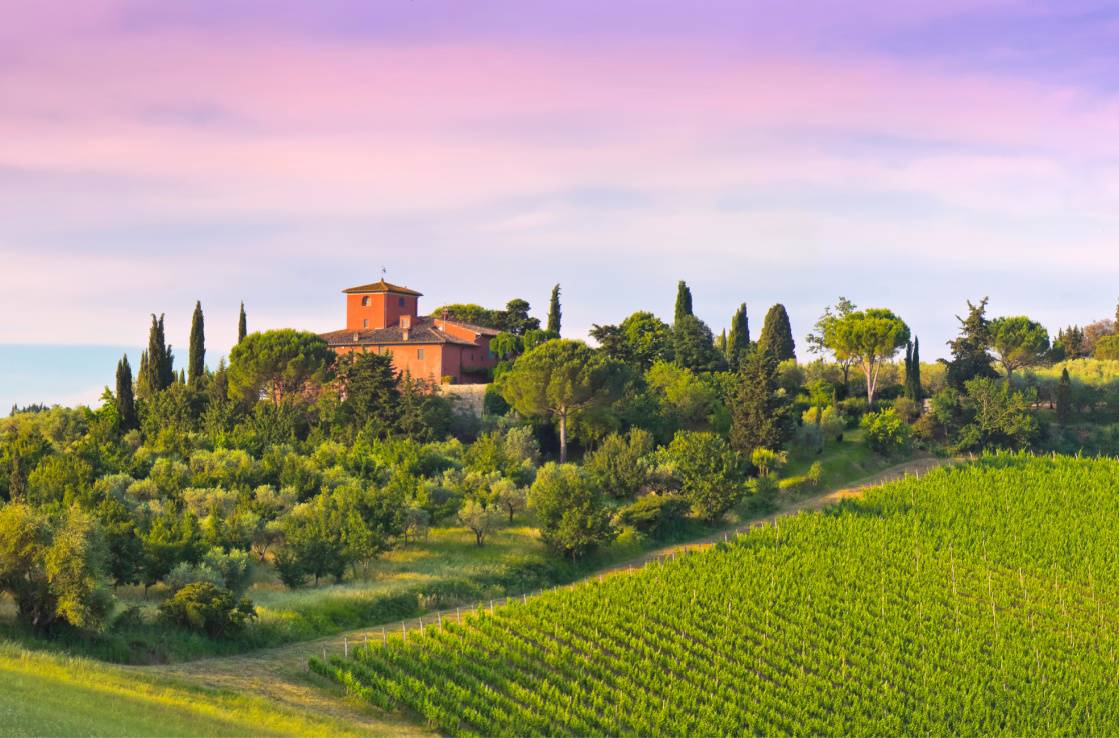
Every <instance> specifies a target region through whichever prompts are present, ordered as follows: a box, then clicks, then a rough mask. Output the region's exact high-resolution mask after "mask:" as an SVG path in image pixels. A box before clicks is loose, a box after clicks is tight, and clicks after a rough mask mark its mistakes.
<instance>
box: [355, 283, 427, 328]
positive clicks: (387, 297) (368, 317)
mask: <svg viewBox="0 0 1119 738" xmlns="http://www.w3.org/2000/svg"><path fill="white" fill-rule="evenodd" d="M363 301H368V303H369V304H368V305H363V304H362V302H363ZM401 303H403V304H401ZM419 307H420V306H419V298H418V297H416V296H415V295H396V294H393V293H391V292H390V293H384V292H373V293H367V294H364V295H362V294H356V295H346V330H348V331H359V330H363V329H372V328H387V327H388V326H391V325H396V324H397V323H398V322H399V321H400V316H401V315H412V316H416V315H419Z"/></svg>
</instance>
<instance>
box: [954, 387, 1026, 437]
mask: <svg viewBox="0 0 1119 738" xmlns="http://www.w3.org/2000/svg"><path fill="white" fill-rule="evenodd" d="M964 389H965V393H964V395H963V397H962V398H961V404H962V406H963V408H964V410H965V412H966V413H967V414H968V417H969V420H968V422H967V424H966V425H965V426H964V428H963V429H962V430H961V431H960V441H959V443H958V447H959V448H960V449H989V448H1015V449H1021V448H1026V447H1028V446H1029V444H1030V442H1031V441H1032V440H1033V439H1034V438H1035V437H1036V435H1037V433H1038V424H1037V419H1036V418H1035V417H1034V416H1033V413H1031V412H1030V408H1031V407H1032V406H1033V404H1034V401H1035V400H1036V397H1035V396H1032V393H1027V392H1018V391H1015V390H1012V389H1011V388H1010V387H1009V386H1008V385H1007V384H1006V383H1005V382H999V381H996V380H993V379H990V378H984V377H977V378H976V379H972V380H969V381H968V382H967V383H965V385H964Z"/></svg>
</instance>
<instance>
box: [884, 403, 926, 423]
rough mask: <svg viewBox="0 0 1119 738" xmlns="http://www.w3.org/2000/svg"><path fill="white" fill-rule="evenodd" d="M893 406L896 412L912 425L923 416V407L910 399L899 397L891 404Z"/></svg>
mask: <svg viewBox="0 0 1119 738" xmlns="http://www.w3.org/2000/svg"><path fill="white" fill-rule="evenodd" d="M891 406H892V407H893V409H894V412H896V413H897V414H898V415H900V416H901V418H902V420H904V421H905V422H906V423H912V422H913V421H914V420H916V419H917V418H918V417H919V416H920V415H921V406H920V405H918V404H917V402H916V401H915V400H911V399H909V398H908V397H898V398H897V399H895V400H894V401H893V403H891Z"/></svg>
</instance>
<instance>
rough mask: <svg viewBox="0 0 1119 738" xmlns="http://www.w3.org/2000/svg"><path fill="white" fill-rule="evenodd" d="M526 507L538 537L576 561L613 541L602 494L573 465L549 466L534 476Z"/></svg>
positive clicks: (546, 465) (579, 469)
mask: <svg viewBox="0 0 1119 738" xmlns="http://www.w3.org/2000/svg"><path fill="white" fill-rule="evenodd" d="M529 504H530V505H531V506H532V508H533V509H534V510H535V511H536V515H537V518H538V519H539V521H540V537H541V539H543V541H544V543H546V544H547V545H548V546H549V547H550V548H552V549H553V550H554V551H556V552H558V553H561V554H564V555H566V556H570V557H571V559H572V560H575V559H576V558H578V557H579V556H582V555H583V554H585V553H588V552H589V551H592V550H593V549H595V548H596V547H598V546H599V545H602V544H605V543H608V542H610V541H611V540H613V538H614V529H613V527H612V526H611V525H610V516H609V514H608V512H607V510H606V507H605V506H604V505H603V502H602V491H601V490H599V489H598V487H596V486H595V485H594V484H593V483H592V482H591V481H590V479H589V478H588V477H587V474H586V473H585V472H584V471H583V470H582V468H580V467H578V466H575V465H574V464H554V463H548V464H545V465H544V466H542V467H541V468H540V471H539V472H537V474H536V481H535V482H533V483H532V488H531V489H530V491H529Z"/></svg>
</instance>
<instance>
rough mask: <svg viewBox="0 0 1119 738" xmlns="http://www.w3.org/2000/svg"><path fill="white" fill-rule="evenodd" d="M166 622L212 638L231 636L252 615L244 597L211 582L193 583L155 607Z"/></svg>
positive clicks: (252, 616)
mask: <svg viewBox="0 0 1119 738" xmlns="http://www.w3.org/2000/svg"><path fill="white" fill-rule="evenodd" d="M159 614H160V617H161V618H163V620H164V621H166V622H168V623H172V624H174V625H177V626H180V627H183V628H189V629H191V630H197V631H201V632H204V633H206V634H207V635H209V636H211V637H212V638H224V637H228V636H230V635H234V634H236V633H237V632H239V631H240V630H241V629H242V628H244V626H245V624H246V623H247V622H248V621H250V620H252V619H253V618H255V617H256V610H255V609H254V608H253V604H252V602H250V601H249V600H248V599H247V598H244V597H241V598H238V597H237V596H236V595H235V594H234V593H233V592H230V591H229V590H228V589H225V588H224V587H219V586H217V585H215V584H213V583H211V582H193V583H191V584H188V585H186V586H185V587H183V588H182V589H180V590H179V591H177V592H175V594H173V595H171V597H169V598H168V599H167V600H166V601H165V602H164V603H163V604H161V605H160V606H159Z"/></svg>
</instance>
